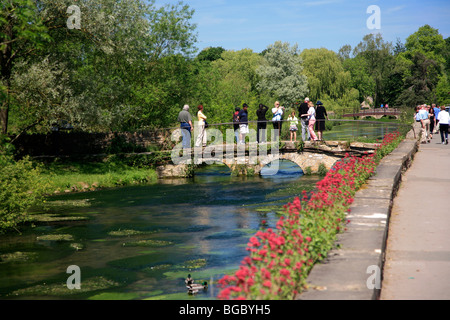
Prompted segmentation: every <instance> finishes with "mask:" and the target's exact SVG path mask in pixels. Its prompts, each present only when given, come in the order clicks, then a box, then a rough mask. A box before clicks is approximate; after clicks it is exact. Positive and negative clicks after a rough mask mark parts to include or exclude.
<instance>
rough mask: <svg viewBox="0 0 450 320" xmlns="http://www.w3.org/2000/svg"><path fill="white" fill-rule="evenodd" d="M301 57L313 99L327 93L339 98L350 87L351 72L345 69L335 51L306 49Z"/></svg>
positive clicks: (333, 97)
mask: <svg viewBox="0 0 450 320" xmlns="http://www.w3.org/2000/svg"><path fill="white" fill-rule="evenodd" d="M301 57H302V59H303V67H304V73H305V75H306V76H307V77H308V88H309V96H310V98H311V99H313V100H317V99H320V98H321V97H323V96H325V95H326V96H328V97H330V98H331V99H337V98H340V97H342V96H343V95H344V94H345V92H346V91H347V90H348V89H349V85H350V72H348V71H345V70H344V67H343V66H342V63H341V60H340V59H339V57H338V55H337V54H336V53H335V52H334V51H331V50H328V49H325V48H321V49H305V50H303V52H302V53H301Z"/></svg>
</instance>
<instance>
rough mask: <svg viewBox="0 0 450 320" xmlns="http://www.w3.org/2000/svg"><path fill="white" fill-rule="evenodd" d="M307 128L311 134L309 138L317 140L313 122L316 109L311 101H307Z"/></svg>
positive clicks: (314, 121)
mask: <svg viewBox="0 0 450 320" xmlns="http://www.w3.org/2000/svg"><path fill="white" fill-rule="evenodd" d="M308 105H309V109H308V130H309V134H310V135H311V140H314V141H317V140H319V139H317V136H316V133H315V132H314V124H315V123H316V109H315V108H314V103H312V102H311V101H310V102H309V103H308Z"/></svg>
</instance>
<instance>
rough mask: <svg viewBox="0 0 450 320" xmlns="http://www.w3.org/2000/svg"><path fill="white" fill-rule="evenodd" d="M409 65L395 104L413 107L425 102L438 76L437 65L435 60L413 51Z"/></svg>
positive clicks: (428, 98) (428, 99)
mask: <svg viewBox="0 0 450 320" xmlns="http://www.w3.org/2000/svg"><path fill="white" fill-rule="evenodd" d="M411 62H412V64H411V65H410V67H409V75H408V76H407V77H406V79H405V83H404V90H403V92H402V93H401V95H400V96H399V98H398V101H397V104H398V105H403V106H407V107H410V108H413V107H415V106H417V105H419V104H423V103H427V101H430V100H431V99H432V98H433V96H432V92H433V90H434V88H435V86H436V83H437V81H438V77H439V66H438V63H437V62H436V61H434V60H433V59H431V58H428V57H427V56H425V55H424V54H423V53H421V52H415V53H414V54H413V56H412V61H411Z"/></svg>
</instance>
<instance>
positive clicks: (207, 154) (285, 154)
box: [157, 141, 376, 178]
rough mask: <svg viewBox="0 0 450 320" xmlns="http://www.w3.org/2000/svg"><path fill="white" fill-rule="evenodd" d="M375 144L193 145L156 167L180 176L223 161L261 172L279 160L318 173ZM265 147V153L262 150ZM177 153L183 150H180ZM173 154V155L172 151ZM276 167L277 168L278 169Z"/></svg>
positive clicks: (240, 170) (237, 170) (236, 169)
mask: <svg viewBox="0 0 450 320" xmlns="http://www.w3.org/2000/svg"><path fill="white" fill-rule="evenodd" d="M375 148H376V145H375V144H373V143H360V142H352V143H349V142H338V141H327V142H309V141H308V142H305V144H304V146H299V145H298V144H293V143H290V142H284V143H282V144H281V146H277V148H273V147H272V148H270V150H268V149H267V148H261V144H253V145H247V146H246V147H244V146H240V145H238V146H236V145H215V146H208V147H206V148H198V149H196V148H194V149H192V150H191V151H190V152H185V153H183V156H181V157H180V156H179V154H180V153H178V154H176V159H175V158H174V157H173V156H172V159H171V161H169V162H168V163H167V164H165V165H161V166H159V167H157V173H158V177H159V178H180V177H189V176H192V175H194V173H195V168H196V167H199V166H203V165H208V164H224V165H226V166H227V167H228V168H230V170H231V172H232V174H235V175H259V174H260V173H261V170H262V169H263V168H264V167H265V166H267V165H268V164H271V163H273V162H274V161H276V160H288V161H291V162H293V163H295V164H296V165H298V166H299V167H300V168H301V169H302V170H303V171H306V170H308V169H309V170H311V173H317V172H318V170H319V166H320V165H321V164H322V165H324V166H325V168H326V169H327V170H330V169H331V168H332V167H333V165H334V164H335V163H336V161H338V160H339V159H342V158H343V157H345V155H346V154H352V155H357V156H360V155H363V154H365V153H373V152H374V150H375ZM261 150H262V152H261ZM178 152H180V151H179V150H178ZM172 155H174V154H172ZM275 170H276V168H275Z"/></svg>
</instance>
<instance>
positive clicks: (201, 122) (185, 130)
mask: <svg viewBox="0 0 450 320" xmlns="http://www.w3.org/2000/svg"><path fill="white" fill-rule="evenodd" d="M197 108H198V111H197V120H198V136H197V138H196V141H195V147H200V146H203V147H205V146H206V141H207V137H206V128H207V126H208V125H207V122H206V119H207V117H206V116H205V114H204V113H203V111H204V108H203V106H202V105H199V106H198V107H197ZM248 108H249V107H248V105H247V104H246V103H244V104H243V105H242V109H241V108H240V107H236V108H235V111H234V113H233V126H234V133H235V141H236V143H238V144H245V137H246V135H247V134H248V133H249V127H248ZM268 110H269V108H268V107H267V106H265V105H263V104H260V105H259V107H258V109H257V110H256V115H257V119H258V120H257V131H256V140H257V142H258V143H261V142H265V141H266V130H267V123H268V122H272V125H273V128H274V132H275V134H276V138H278V137H280V136H281V129H282V125H283V121H284V120H283V114H284V110H285V107H283V106H281V105H280V102H278V101H276V102H275V104H274V107H273V108H272V110H271V112H272V119H271V120H267V119H266V114H267V112H268ZM298 115H299V118H300V123H301V129H302V131H301V132H302V139H303V141H306V140H314V141H317V140H322V138H323V136H322V132H323V131H324V130H325V119H327V120H328V114H327V111H326V109H325V107H324V106H323V103H322V102H321V101H317V103H316V105H314V103H313V102H311V101H310V100H309V98H305V100H304V102H303V103H301V104H300V106H299V108H298ZM177 121H178V122H179V123H180V127H181V133H182V137H183V142H182V147H183V148H190V141H191V132H192V131H193V128H194V126H193V122H192V116H191V114H190V113H189V106H188V105H185V106H184V107H183V110H182V111H181V112H180V113H179V114H178V119H177ZM286 121H287V122H288V123H289V132H290V141H291V142H294V141H297V131H299V129H298V123H299V119H298V118H297V117H296V111H295V110H293V111H292V112H291V113H290V115H289V116H288V118H287V120H286ZM314 128H315V130H316V131H317V135H316V133H315V131H314Z"/></svg>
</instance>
